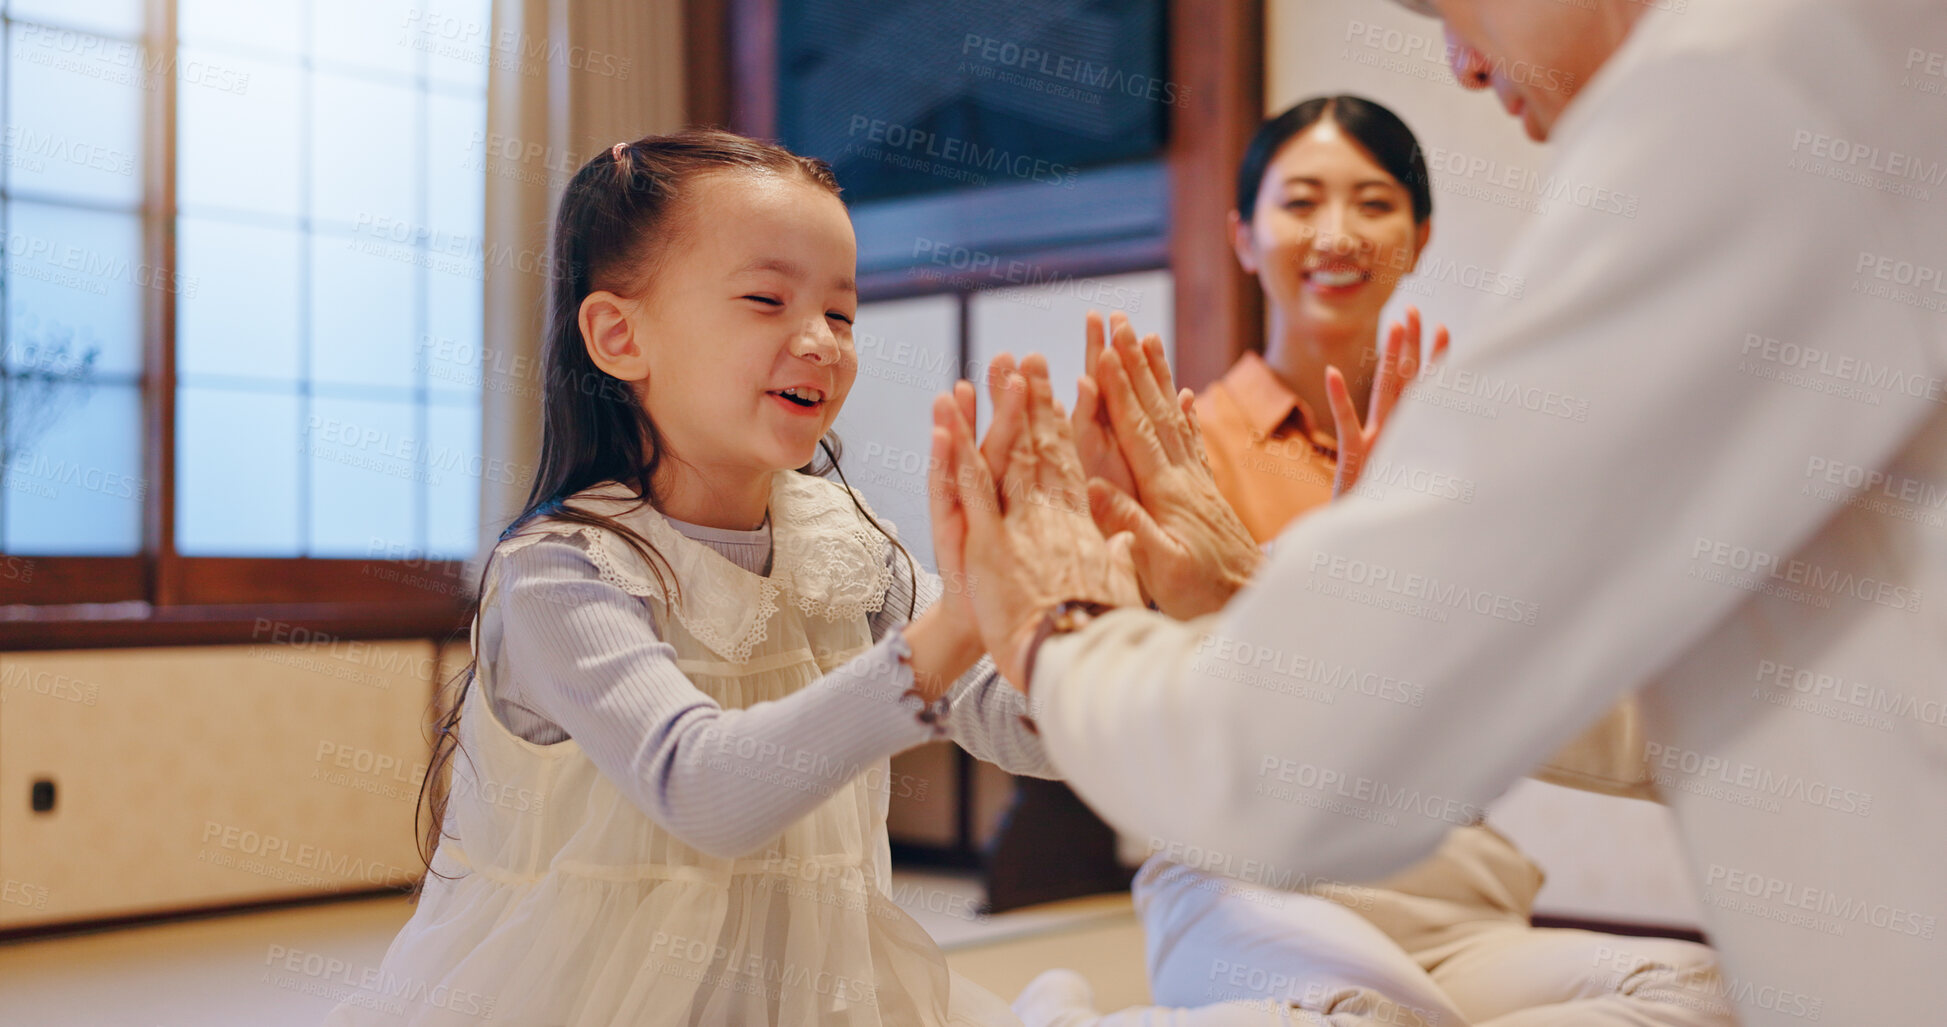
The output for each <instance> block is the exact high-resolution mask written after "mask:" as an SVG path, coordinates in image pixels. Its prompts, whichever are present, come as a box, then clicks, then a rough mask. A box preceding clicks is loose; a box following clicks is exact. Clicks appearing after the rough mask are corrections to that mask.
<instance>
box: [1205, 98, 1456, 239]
mask: <svg viewBox="0 0 1947 1027" xmlns="http://www.w3.org/2000/svg"><path fill="white" fill-rule="evenodd" d="M1326 120H1329V121H1331V122H1332V123H1334V124H1336V125H1338V126H1339V127H1340V128H1342V129H1344V130H1345V134H1346V135H1349V136H1351V137H1352V140H1353V141H1354V142H1356V143H1358V144H1359V145H1360V146H1361V147H1363V148H1364V149H1365V151H1366V152H1367V153H1368V154H1371V155H1372V159H1373V162H1374V163H1376V164H1378V165H1379V166H1380V167H1382V168H1385V169H1386V173H1387V174H1389V175H1391V176H1393V177H1394V178H1396V179H1398V180H1399V184H1400V185H1402V186H1404V187H1406V191H1407V192H1408V193H1410V194H1411V195H1412V197H1413V223H1414V224H1419V225H1423V224H1426V220H1427V219H1428V218H1430V217H1432V216H1433V191H1432V189H1431V188H1430V186H1429V182H1428V178H1427V173H1426V157H1425V155H1423V154H1422V153H1421V152H1420V141H1419V140H1418V139H1415V138H1414V137H1413V130H1412V129H1410V128H1407V127H1406V122H1404V121H1401V120H1399V115H1397V114H1394V113H1393V112H1392V111H1389V110H1387V109H1386V108H1384V107H1381V106H1380V105H1379V104H1376V103H1374V102H1372V101H1371V100H1368V99H1366V98H1364V97H1360V96H1314V97H1312V98H1311V99H1309V100H1306V101H1305V102H1303V103H1300V104H1298V105H1297V106H1295V107H1292V108H1291V109H1289V110H1287V111H1285V112H1284V113H1283V114H1280V115H1278V116H1277V117H1274V118H1270V119H1267V120H1266V121H1265V122H1264V124H1262V125H1259V126H1258V127H1257V134H1256V135H1253V136H1252V137H1251V144H1250V145H1249V146H1248V147H1245V149H1244V160H1243V162H1242V163H1241V164H1239V165H1238V166H1237V216H1238V217H1241V218H1243V219H1244V220H1245V221H1247V222H1248V221H1250V220H1251V213H1252V212H1253V211H1254V210H1256V209H1257V193H1258V187H1259V186H1260V185H1262V184H1263V182H1264V171H1265V169H1266V168H1268V167H1270V166H1271V161H1272V159H1273V158H1275V157H1277V155H1278V151H1279V150H1281V149H1283V148H1284V144H1285V143H1287V142H1290V141H1291V139H1292V138H1293V137H1294V136H1296V135H1298V134H1299V133H1300V132H1303V131H1304V130H1306V129H1308V128H1310V127H1312V126H1313V125H1316V124H1318V123H1319V122H1321V121H1326Z"/></svg>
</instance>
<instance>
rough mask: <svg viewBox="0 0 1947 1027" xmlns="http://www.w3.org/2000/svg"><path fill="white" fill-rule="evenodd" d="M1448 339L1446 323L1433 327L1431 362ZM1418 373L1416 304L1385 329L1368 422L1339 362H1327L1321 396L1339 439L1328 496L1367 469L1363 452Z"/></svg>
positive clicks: (1351, 483)
mask: <svg viewBox="0 0 1947 1027" xmlns="http://www.w3.org/2000/svg"><path fill="white" fill-rule="evenodd" d="M1450 341H1451V339H1450V337H1449V336H1448V334H1447V326H1446V325H1435V326H1434V329H1433V354H1432V355H1431V356H1430V357H1428V359H1427V362H1428V363H1429V364H1430V363H1432V362H1434V361H1436V360H1439V359H1440V358H1441V357H1443V356H1445V355H1446V352H1447V343H1448V342H1450ZM1419 373H1420V308H1418V307H1407V308H1406V323H1405V324H1403V325H1402V324H1400V323H1399V322H1398V321H1394V322H1393V326H1392V328H1391V329H1390V330H1388V331H1387V333H1386V348H1385V351H1384V353H1383V354H1382V355H1381V356H1380V359H1379V373H1378V374H1377V375H1375V376H1374V377H1373V379H1372V395H1371V396H1370V397H1369V398H1368V399H1367V401H1366V422H1365V423H1364V424H1360V423H1359V410H1358V408H1357V407H1355V406H1353V405H1352V390H1351V389H1350V388H1348V387H1347V386H1346V384H1345V375H1344V374H1342V373H1341V372H1340V371H1339V369H1338V368H1337V367H1333V366H1330V365H1327V367H1326V368H1325V398H1326V399H1327V401H1329V402H1330V403H1331V404H1332V423H1333V425H1334V428H1333V430H1334V431H1335V432H1337V434H1338V439H1339V460H1338V467H1337V469H1336V470H1335V471H1334V472H1333V474H1332V498H1333V499H1337V498H1338V497H1340V496H1342V495H1345V494H1346V493H1347V492H1350V491H1352V487H1353V486H1354V485H1357V484H1358V483H1359V475H1360V474H1361V473H1363V472H1364V471H1365V468H1366V456H1367V455H1368V454H1370V453H1371V452H1372V447H1373V446H1374V445H1375V444H1376V443H1377V442H1378V441H1379V432H1380V429H1382V428H1384V427H1385V426H1386V417H1387V415H1389V414H1391V413H1392V412H1393V404H1394V403H1397V402H1398V401H1399V396H1400V393H1401V392H1403V391H1405V389H1406V384H1407V383H1408V382H1410V381H1412V380H1413V378H1414V376H1415V375H1418V374H1419Z"/></svg>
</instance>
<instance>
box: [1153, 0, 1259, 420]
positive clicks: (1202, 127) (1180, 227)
mask: <svg viewBox="0 0 1947 1027" xmlns="http://www.w3.org/2000/svg"><path fill="white" fill-rule="evenodd" d="M1170 77H1171V78H1173V79H1174V80H1175V81H1176V83H1177V86H1178V89H1179V91H1181V92H1183V93H1184V100H1185V104H1184V106H1181V107H1178V108H1177V109H1176V110H1175V111H1173V112H1172V115H1173V120H1172V122H1171V125H1170V148H1169V161H1170V270H1171V272H1172V274H1173V277H1174V279H1175V283H1176V326H1175V328H1176V363H1177V380H1178V381H1179V382H1180V383H1181V384H1184V385H1188V386H1190V387H1192V388H1197V389H1201V388H1203V387H1204V386H1205V385H1207V384H1209V383H1210V382H1212V381H1214V380H1216V379H1217V378H1218V377H1219V376H1221V375H1222V374H1223V373H1224V370H1225V369H1226V368H1228V367H1229V366H1230V365H1231V362H1232V361H1234V360H1235V359H1236V358H1237V356H1238V354H1240V353H1242V352H1244V351H1245V350H1248V349H1255V348H1258V347H1259V346H1260V345H1261V342H1262V338H1263V335H1264V298H1263V294H1262V293H1261V292H1260V291H1259V290H1258V285H1257V282H1256V281H1255V280H1254V279H1252V278H1251V277H1250V276H1248V275H1246V274H1244V272H1243V270H1242V269H1241V268H1239V267H1238V266H1237V258H1236V256H1235V255H1234V254H1233V253H1232V252H1231V248H1230V238H1229V232H1228V230H1227V229H1226V227H1225V223H1226V217H1227V215H1228V214H1229V213H1230V210H1231V208H1232V206H1234V203H1235V197H1234V195H1233V189H1232V184H1233V183H1234V182H1235V181H1236V180H1237V162H1238V160H1239V159H1241V158H1242V157H1243V155H1244V147H1245V145H1246V144H1247V143H1248V142H1250V138H1251V133H1253V132H1255V131H1257V126H1258V124H1259V123H1260V122H1262V121H1263V120H1264V4H1263V2H1262V0H1175V2H1174V3H1172V4H1171V5H1170Z"/></svg>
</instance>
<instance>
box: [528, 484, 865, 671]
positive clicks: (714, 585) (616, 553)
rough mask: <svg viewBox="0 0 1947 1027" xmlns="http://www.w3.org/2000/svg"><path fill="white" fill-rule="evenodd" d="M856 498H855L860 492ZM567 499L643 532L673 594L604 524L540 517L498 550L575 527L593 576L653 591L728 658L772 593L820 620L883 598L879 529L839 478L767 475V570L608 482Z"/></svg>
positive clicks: (768, 606)
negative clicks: (688, 531) (746, 564)
mask: <svg viewBox="0 0 1947 1027" xmlns="http://www.w3.org/2000/svg"><path fill="white" fill-rule="evenodd" d="M859 502H860V505H861V506H863V505H864V499H863V497H861V498H860V501H859ZM568 505H569V506H571V507H574V508H575V509H579V510H585V511H588V512H590V513H597V514H602V515H605V516H609V517H614V518H615V519H617V520H619V521H621V522H622V523H623V524H626V525H628V526H629V527H631V528H633V529H635V530H636V531H637V532H639V533H640V534H641V535H642V537H643V538H646V539H648V540H649V542H650V544H652V545H653V546H655V548H656V551H657V552H659V553H661V554H662V556H663V558H664V559H666V560H667V561H668V566H667V567H666V568H663V571H664V574H665V576H667V575H668V573H669V572H670V571H674V572H675V581H676V582H677V589H676V591H677V592H678V593H679V594H680V596H681V602H678V603H670V601H669V596H668V594H667V593H666V592H665V590H664V588H663V586H662V584H661V583H659V582H658V581H657V580H656V575H655V572H654V571H652V570H651V569H650V568H649V566H648V565H647V564H646V563H644V562H643V560H642V558H641V557H640V556H638V555H636V552H635V550H634V549H632V548H631V547H630V546H629V544H628V543H627V542H624V541H623V540H622V538H621V537H620V536H618V535H616V534H615V533H614V532H610V531H605V530H603V529H600V528H593V527H589V526H587V525H582V524H573V523H569V522H564V521H555V520H542V521H537V522H535V523H534V524H532V525H530V526H529V527H527V528H526V529H524V530H523V532H522V534H521V535H519V536H516V537H515V538H513V539H509V540H508V541H507V542H505V543H502V550H503V551H507V550H509V549H512V548H518V547H519V546H521V545H526V544H528V543H530V542H532V541H533V540H534V539H536V538H539V537H541V536H543V535H568V536H574V535H578V536H580V537H581V538H582V539H584V540H585V541H584V546H585V549H586V551H587V553H588V555H589V558H590V559H591V560H593V561H594V563H595V567H596V569H597V570H598V571H600V573H601V577H602V580H603V581H606V582H608V583H609V584H612V585H614V586H616V587H617V588H620V589H622V590H623V591H625V592H627V593H629V594H630V595H636V596H644V597H647V598H652V599H657V600H660V601H662V602H663V603H665V604H666V605H667V606H668V607H669V608H670V609H671V612H672V613H673V615H674V616H675V617H676V619H677V620H678V621H679V622H681V623H682V625H683V628H684V630H686V631H688V632H689V633H690V634H691V635H693V636H695V637H696V639H697V641H699V642H702V643H703V644H704V645H706V646H708V647H709V648H710V650H711V651H712V652H715V653H716V654H717V655H719V656H721V657H723V658H724V659H726V660H729V661H731V662H732V663H742V662H744V661H746V660H748V659H749V658H750V653H751V649H752V647H754V646H755V645H756V644H757V643H759V642H761V641H763V640H764V638H765V636H766V634H767V633H768V632H769V628H770V620H771V615H772V614H774V613H776V612H777V610H778V607H779V605H780V603H783V602H788V603H790V604H792V605H793V606H796V607H797V608H798V609H799V610H801V611H802V612H804V613H805V614H806V615H807V616H813V617H818V618H821V619H823V620H828V621H836V620H853V619H857V618H860V617H864V616H866V615H867V614H870V613H872V612H873V611H875V610H877V609H879V608H880V607H881V606H883V605H884V604H885V600H886V590H887V589H888V588H889V587H890V586H891V584H892V569H891V567H890V566H888V559H889V556H890V554H891V543H890V542H889V541H888V540H887V538H886V536H884V535H882V534H880V533H879V532H878V531H877V530H875V529H874V528H873V527H872V525H871V524H870V523H868V522H867V521H866V520H865V518H863V517H861V516H859V513H858V511H857V510H855V509H854V508H853V506H852V499H851V497H850V496H848V495H847V494H846V490H845V488H844V487H842V486H840V485H838V484H836V483H834V482H830V481H826V480H825V479H823V478H815V477H811V476H810V475H804V474H799V473H797V472H796V471H779V472H777V474H776V476H775V477H774V478H773V479H772V482H771V505H770V516H771V545H772V555H771V573H770V576H769V577H763V576H760V575H757V574H753V573H751V572H750V571H747V570H744V569H743V568H742V567H739V566H737V565H736V564H735V563H732V562H731V561H730V560H729V559H727V558H726V557H725V556H724V555H723V554H722V553H719V552H717V551H716V550H715V549H712V548H710V547H709V546H707V545H705V544H703V543H701V542H698V541H695V540H694V539H691V538H689V537H687V536H685V535H684V534H683V533H682V532H679V531H677V530H676V528H675V526H673V525H671V524H670V523H669V520H668V518H666V517H664V516H663V515H662V513H661V512H660V511H657V510H656V509H654V508H653V507H651V506H649V505H648V504H646V503H641V502H639V501H638V500H637V499H636V498H635V496H634V494H633V493H632V492H631V491H630V490H629V489H628V487H627V486H625V485H622V484H620V483H618V482H605V483H603V484H600V485H596V486H594V487H592V488H588V489H584V490H583V491H581V492H578V493H576V494H575V495H574V496H572V497H570V498H569V500H568ZM880 523H884V522H883V521H881V522H880Z"/></svg>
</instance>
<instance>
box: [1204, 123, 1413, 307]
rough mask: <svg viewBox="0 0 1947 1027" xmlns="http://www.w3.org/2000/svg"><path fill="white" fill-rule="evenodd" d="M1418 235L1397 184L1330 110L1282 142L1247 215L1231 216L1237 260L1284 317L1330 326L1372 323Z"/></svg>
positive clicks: (1408, 266) (1409, 265)
mask: <svg viewBox="0 0 1947 1027" xmlns="http://www.w3.org/2000/svg"><path fill="white" fill-rule="evenodd" d="M1427 233H1428V226H1426V225H1417V224H1415V223H1414V221H1413V202H1412V196H1411V194H1409V193H1408V192H1407V191H1406V187H1405V186H1403V185H1401V184H1400V182H1399V180H1398V179H1396V178H1394V177H1393V176H1392V175H1391V174H1389V173H1388V172H1387V171H1386V169H1384V168H1382V167H1380V166H1379V165H1378V164H1377V163H1376V162H1374V161H1373V159H1372V157H1371V156H1370V155H1369V154H1367V153H1366V151H1365V148H1364V147H1361V146H1360V145H1359V144H1358V143H1357V142H1355V141H1354V140H1353V139H1352V137H1350V136H1348V135H1346V134H1345V133H1344V131H1343V130H1341V129H1340V128H1339V126H1338V124H1337V123H1336V122H1334V121H1332V120H1331V119H1330V118H1325V119H1322V120H1320V121H1318V122H1317V123H1315V124H1313V125H1312V126H1311V127H1310V128H1307V129H1305V130H1304V131H1303V132H1300V133H1298V134H1297V135H1295V136H1293V137H1292V138H1291V139H1289V140H1287V141H1286V142H1285V144H1284V146H1283V147H1281V148H1280V149H1279V150H1278V153H1277V155H1276V156H1275V157H1273V158H1272V159H1271V163H1270V165H1269V166H1268V167H1266V168H1265V169H1264V179H1263V181H1262V182H1261V183H1259V186H1258V194H1257V208H1256V210H1254V211H1253V212H1252V214H1251V220H1250V221H1249V222H1248V223H1245V222H1243V221H1242V220H1241V219H1237V220H1234V221H1233V223H1232V242H1233V244H1234V246H1235V248H1236V250H1237V259H1238V261H1239V262H1240V263H1241V264H1243V266H1244V270H1246V271H1248V272H1250V273H1252V274H1254V275H1256V276H1257V278H1258V282H1259V284H1261V285H1262V286H1263V288H1264V294H1265V296H1266V297H1267V298H1269V299H1270V301H1271V303H1272V304H1273V305H1274V306H1276V307H1277V308H1278V310H1279V312H1280V313H1281V314H1283V315H1284V317H1285V321H1286V324H1287V325H1290V326H1295V327H1300V328H1303V327H1305V326H1311V327H1313V328H1315V329H1319V330H1321V331H1323V332H1326V333H1331V334H1336V332H1337V331H1349V330H1353V329H1359V328H1362V327H1363V326H1367V325H1371V324H1374V323H1376V322H1377V321H1378V319H1379V311H1380V308H1382V307H1384V306H1385V305H1386V299H1387V297H1389V296H1391V295H1392V294H1393V287H1394V286H1396V285H1398V284H1399V279H1400V276H1401V275H1403V274H1405V273H1407V272H1408V271H1411V270H1412V269H1413V265H1414V263H1415V262H1416V261H1417V260H1418V259H1419V252H1420V249H1421V248H1422V247H1424V246H1425V245H1426V240H1427Z"/></svg>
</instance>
